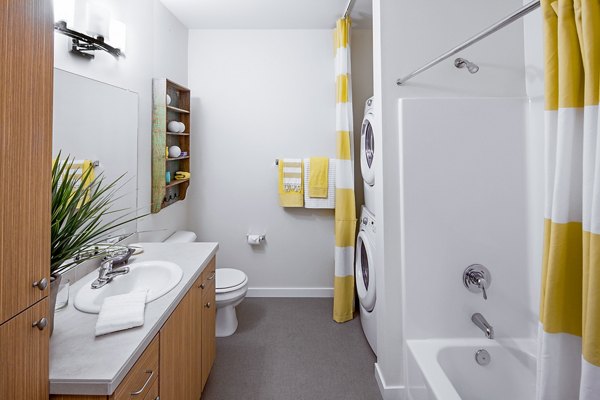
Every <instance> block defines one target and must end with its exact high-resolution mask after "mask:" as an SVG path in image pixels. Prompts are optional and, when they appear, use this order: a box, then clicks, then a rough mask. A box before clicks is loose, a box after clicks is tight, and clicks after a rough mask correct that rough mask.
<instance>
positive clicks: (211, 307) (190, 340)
mask: <svg viewBox="0 0 600 400" xmlns="http://www.w3.org/2000/svg"><path fill="white" fill-rule="evenodd" d="M215 265H216V263H215V259H214V258H213V259H212V260H211V261H210V262H209V264H208V265H207V266H206V268H205V269H204V271H202V274H200V277H199V278H198V279H196V281H195V282H194V284H193V285H192V287H191V288H190V289H189V290H188V292H187V293H186V295H185V296H184V297H183V299H181V301H180V302H179V304H178V305H177V307H176V308H175V310H174V311H173V313H172V314H171V316H170V317H169V319H168V320H167V322H165V324H164V325H163V326H162V328H161V329H160V332H159V334H158V336H157V337H156V338H155V339H154V340H153V341H152V343H151V344H150V345H149V346H148V347H147V348H146V350H145V351H144V353H143V354H142V355H141V356H140V358H139V359H138V361H137V362H136V363H135V365H134V366H133V367H132V368H131V370H130V371H129V373H128V374H127V376H126V377H125V379H124V380H123V382H121V384H120V385H119V387H118V388H117V389H116V390H115V392H114V393H113V394H112V395H111V396H83V395H82V396H65V395H52V396H51V397H50V399H51V400H134V399H136V400H137V399H143V400H155V399H157V398H158V397H159V398H160V400H198V399H200V396H201V394H202V390H203V389H204V385H205V384H206V380H207V379H208V375H209V374H210V370H211V368H212V365H213V363H214V360H215V355H216V338H215V317H216V305H215ZM154 371H156V372H154ZM141 388H144V389H143V390H140V389H141ZM135 392H140V393H139V394H137V395H132V393H135ZM0 398H2V399H3V397H0Z"/></svg>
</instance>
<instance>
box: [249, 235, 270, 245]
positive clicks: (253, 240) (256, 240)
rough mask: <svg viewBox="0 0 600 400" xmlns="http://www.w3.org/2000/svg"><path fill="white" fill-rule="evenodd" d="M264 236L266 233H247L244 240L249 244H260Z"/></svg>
mask: <svg viewBox="0 0 600 400" xmlns="http://www.w3.org/2000/svg"><path fill="white" fill-rule="evenodd" d="M266 238H267V236H266V235H256V234H250V233H248V234H247V235H246V241H247V242H248V244H249V245H257V244H261V243H262V242H264V241H265V239H266Z"/></svg>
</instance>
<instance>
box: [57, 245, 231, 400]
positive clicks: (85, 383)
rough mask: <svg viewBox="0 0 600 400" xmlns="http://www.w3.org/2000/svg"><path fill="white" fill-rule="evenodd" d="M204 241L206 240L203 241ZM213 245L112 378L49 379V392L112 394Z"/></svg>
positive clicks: (154, 334) (186, 291) (189, 285)
mask: <svg viewBox="0 0 600 400" xmlns="http://www.w3.org/2000/svg"><path fill="white" fill-rule="evenodd" d="M205 243H206V242H205ZM208 243H210V244H213V245H214V248H213V249H212V250H211V252H210V254H209V255H208V257H206V259H205V260H204V261H203V262H202V264H201V265H200V266H199V267H198V269H197V270H196V271H195V272H194V273H193V274H192V275H190V278H189V279H188V281H187V282H186V283H185V285H184V286H182V287H181V289H180V290H179V292H178V293H177V295H176V296H175V298H174V299H173V301H172V302H171V304H170V305H169V306H168V307H167V308H166V309H165V311H164V312H163V314H162V315H161V317H160V318H159V319H158V320H157V321H156V323H154V325H153V326H152V328H151V329H150V330H149V331H148V333H147V334H146V336H145V337H144V338H143V339H142V340H141V341H140V342H139V344H138V346H137V347H136V349H135V350H134V351H133V353H132V354H131V356H130V357H129V358H128V359H127V361H126V362H125V363H124V364H123V366H122V367H121V369H120V370H119V371H118V372H117V374H116V375H115V377H114V379H112V380H106V379H104V380H101V379H98V380H94V381H90V380H61V379H49V390H50V394H51V395H52V394H56V395H92V396H96V395H97V396H110V395H112V394H113V393H114V392H115V390H116V389H117V387H118V386H119V385H120V384H121V382H123V379H125V376H126V375H127V373H129V371H130V370H131V368H132V367H133V365H134V364H135V363H136V362H137V361H138V359H139V358H140V356H141V355H142V353H143V352H144V351H145V350H146V348H147V347H148V345H149V344H150V342H152V340H153V339H154V338H155V337H156V335H157V334H158V333H159V332H160V329H161V328H162V326H163V325H164V324H165V322H167V320H168V319H169V317H170V316H171V314H172V313H173V311H175V308H177V306H178V305H179V303H180V302H181V300H182V299H183V297H184V296H185V295H186V294H187V293H188V291H189V290H190V288H191V287H192V285H193V284H194V282H195V281H196V280H197V279H198V278H199V277H200V275H201V274H202V272H203V271H204V269H205V268H206V266H207V265H208V264H209V262H210V261H211V260H212V259H213V258H214V257H215V255H216V254H217V250H218V249H219V244H218V243H217V242H208Z"/></svg>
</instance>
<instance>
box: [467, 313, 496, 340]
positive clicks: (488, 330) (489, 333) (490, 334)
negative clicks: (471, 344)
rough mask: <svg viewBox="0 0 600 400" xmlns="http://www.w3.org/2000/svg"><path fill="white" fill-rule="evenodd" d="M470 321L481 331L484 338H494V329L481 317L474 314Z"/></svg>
mask: <svg viewBox="0 0 600 400" xmlns="http://www.w3.org/2000/svg"><path fill="white" fill-rule="evenodd" d="M471 321H473V323H474V324H475V325H477V327H478V328H479V329H481V330H482V331H483V333H485V337H487V338H488V339H493V338H494V328H493V327H492V326H491V325H490V324H489V322H487V321H486V319H485V318H484V317H483V315H481V314H479V313H475V314H473V316H471Z"/></svg>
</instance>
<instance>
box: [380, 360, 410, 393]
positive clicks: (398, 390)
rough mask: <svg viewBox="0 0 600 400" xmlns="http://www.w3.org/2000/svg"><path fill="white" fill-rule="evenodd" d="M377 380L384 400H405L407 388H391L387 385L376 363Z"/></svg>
mask: <svg viewBox="0 0 600 400" xmlns="http://www.w3.org/2000/svg"><path fill="white" fill-rule="evenodd" d="M375 380H376V381H377V386H379V392H380V393H381V398H382V399H383V400H405V399H406V388H405V387H404V386H390V385H387V384H386V383H385V379H384V378H383V375H382V374H381V370H380V369H379V365H378V364H377V363H375Z"/></svg>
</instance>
